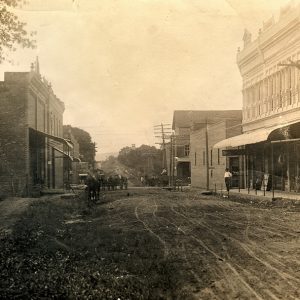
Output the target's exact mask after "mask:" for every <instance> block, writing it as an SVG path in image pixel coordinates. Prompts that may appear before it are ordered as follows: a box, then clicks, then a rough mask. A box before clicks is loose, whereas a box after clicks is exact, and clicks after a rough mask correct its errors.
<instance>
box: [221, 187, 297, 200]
mask: <svg viewBox="0 0 300 300" xmlns="http://www.w3.org/2000/svg"><path fill="white" fill-rule="evenodd" d="M217 193H218V194H220V195H221V194H222V195H227V191H226V190H223V191H221V190H219V191H218V192H217ZM230 195H234V196H241V197H242V198H251V199H253V198H254V199H266V200H272V199H273V193H272V191H265V192H264V191H261V190H258V191H255V190H253V189H250V190H249V191H248V189H240V191H239V190H238V189H231V190H230V192H229V197H230ZM274 198H275V199H282V200H296V201H300V193H294V192H284V191H276V190H275V191H274Z"/></svg>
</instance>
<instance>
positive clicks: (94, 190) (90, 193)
mask: <svg viewBox="0 0 300 300" xmlns="http://www.w3.org/2000/svg"><path fill="white" fill-rule="evenodd" d="M85 184H86V186H87V187H86V191H87V198H88V201H93V202H96V201H97V200H98V199H99V192H98V188H99V181H98V179H97V177H96V176H95V175H94V174H88V176H87V178H86V181H85Z"/></svg>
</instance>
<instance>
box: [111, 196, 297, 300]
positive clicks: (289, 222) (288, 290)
mask: <svg viewBox="0 0 300 300" xmlns="http://www.w3.org/2000/svg"><path fill="white" fill-rule="evenodd" d="M112 205H113V206H114V207H118V210H119V211H123V213H122V214H121V215H119V216H118V218H119V217H120V218H121V219H116V220H115V223H114V226H122V227H123V228H124V227H125V228H126V224H127V223H128V222H129V223H132V222H133V220H132V219H133V217H134V218H135V219H136V221H137V222H138V224H135V226H137V225H139V227H140V226H142V227H143V228H144V229H145V230H146V232H148V233H149V234H150V235H152V236H154V237H155V238H156V242H157V244H159V245H160V247H161V249H162V250H163V255H164V258H165V259H166V260H170V261H172V263H173V264H174V268H175V270H176V272H178V279H179V280H180V281H181V282H182V285H181V288H182V290H181V291H177V292H178V293H179V294H182V295H183V294H184V290H186V294H188V295H193V296H194V297H195V298H198V299H235V298H237V299H299V298H300V294H299V286H300V227H299V225H300V218H299V217H300V213H299V211H295V210H294V211H293V210H289V209H282V208H274V207H272V208H268V209H266V208H258V207H255V205H254V206H253V205H251V204H249V203H248V204H242V203H237V202H231V201H230V200H228V199H224V200H223V199H216V198H213V197H205V196H199V195H195V194H194V195H191V194H180V193H167V194H165V195H161V194H159V195H155V194H153V195H149V196H146V197H145V196H144V197H137V198H131V199H130V200H129V201H128V202H126V203H125V202H124V201H120V202H114V203H113V204H112ZM131 207H132V210H133V211H134V215H130V214H128V211H129V210H130V208H131ZM126 212H127V213H126ZM132 214H133V212H132ZM118 220H119V221H118Z"/></svg>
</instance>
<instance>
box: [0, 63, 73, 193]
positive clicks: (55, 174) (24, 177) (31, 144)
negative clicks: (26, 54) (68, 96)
mask: <svg viewBox="0 0 300 300" xmlns="http://www.w3.org/2000/svg"><path fill="white" fill-rule="evenodd" d="M64 109H65V107H64V103H63V102H62V101H60V100H59V99H58V98H57V97H56V96H55V94H54V92H53V90H52V88H51V85H50V84H49V83H48V82H47V81H46V80H45V79H44V78H42V77H41V75H40V73H39V65H38V61H37V62H36V63H35V64H32V66H31V70H30V72H5V74H4V81H3V82H1V83H0V155H1V163H0V182H1V185H0V193H1V194H4V195H19V196H25V195H30V194H32V192H33V190H34V189H36V188H37V187H38V186H43V187H48V188H63V186H64V171H63V161H64V157H65V156H68V155H69V153H70V149H72V147H73V145H72V144H71V143H70V142H69V141H68V140H66V139H64V138H63V129H62V126H63V125H62V124H63V112H64ZM66 149H67V150H66ZM69 156H70V155H69Z"/></svg>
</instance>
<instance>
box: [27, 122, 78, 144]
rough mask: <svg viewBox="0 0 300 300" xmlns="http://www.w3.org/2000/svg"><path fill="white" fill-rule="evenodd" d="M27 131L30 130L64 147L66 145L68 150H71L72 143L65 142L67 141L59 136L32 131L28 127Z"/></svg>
mask: <svg viewBox="0 0 300 300" xmlns="http://www.w3.org/2000/svg"><path fill="white" fill-rule="evenodd" d="M29 129H30V130H32V131H33V132H35V133H37V134H40V135H43V136H45V137H47V138H50V139H52V140H54V141H57V142H60V143H62V144H64V145H66V146H67V147H68V148H70V149H73V143H72V142H71V141H69V140H67V139H64V138H62V137H59V136H55V135H51V134H49V133H46V132H43V131H39V130H36V129H33V128H31V127H29Z"/></svg>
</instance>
